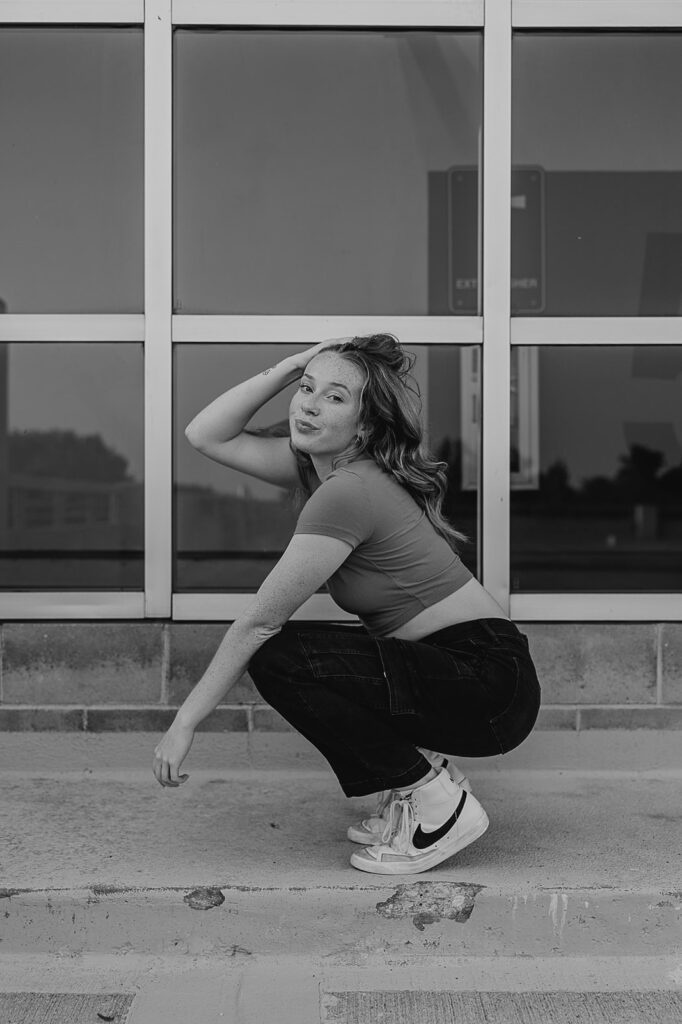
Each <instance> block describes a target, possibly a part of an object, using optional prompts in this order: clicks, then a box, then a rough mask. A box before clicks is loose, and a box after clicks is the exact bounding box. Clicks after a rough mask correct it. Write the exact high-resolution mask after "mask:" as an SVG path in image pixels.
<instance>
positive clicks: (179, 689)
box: [0, 621, 682, 733]
mask: <svg viewBox="0 0 682 1024" xmlns="http://www.w3.org/2000/svg"><path fill="white" fill-rule="evenodd" d="M520 626H521V628H522V630H523V631H524V632H525V633H526V634H527V635H528V638H529V642H530V647H531V651H532V653H533V657H534V659H535V663H536V665H537V668H538V675H539V677H540V681H541V683H542V688H543V707H542V710H541V715H540V720H539V723H538V728H540V729H544V730H571V731H576V730H578V731H580V730H586V729H682V623H582V624H581V623H536V622H534V623H528V624H526V625H524V624H523V623H520ZM224 633H225V626H224V625H222V624H218V623H160V622H139V621H137V622H77V623H70V622H25V623H18V622H7V623H5V624H4V625H3V626H2V628H1V633H0V731H21V730H25V731H39V730H61V731H65V730H78V731H87V732H104V731H119V732H120V731H132V730H144V731H149V732H162V731H164V730H165V729H166V728H167V726H168V725H169V724H170V722H171V721H172V718H173V715H174V714H175V710H176V708H177V707H178V706H179V704H180V703H182V700H183V699H184V697H185V695H186V694H187V693H188V692H189V690H190V689H191V687H192V686H193V685H194V683H195V682H196V681H197V680H198V679H199V677H200V676H201V673H202V672H203V670H204V668H205V667H206V665H207V664H208V662H209V661H210V659H211V657H212V655H213V653H214V651H215V649H216V647H217V646H218V643H219V642H220V640H221V638H222V636H223V635H224ZM202 728H203V729H204V730H207V731H225V732H242V733H247V732H279V731H288V730H289V726H288V725H287V723H286V722H285V721H284V720H283V719H282V718H281V717H280V716H279V715H278V714H277V713H276V712H275V711H273V710H272V709H271V708H268V707H267V706H266V705H264V704H263V702H262V700H261V698H260V696H259V694H258V693H257V691H256V690H255V688H254V686H253V683H252V681H251V679H250V678H249V677H248V675H245V676H244V677H243V678H242V679H241V680H240V681H239V683H238V684H237V686H236V687H235V688H234V689H233V690H232V691H231V692H230V693H229V694H228V696H227V702H226V704H225V705H224V706H223V705H221V706H220V707H219V708H218V709H217V710H216V711H215V712H214V714H213V715H211V716H210V717H209V718H208V719H207V720H206V721H205V722H204V723H202Z"/></svg>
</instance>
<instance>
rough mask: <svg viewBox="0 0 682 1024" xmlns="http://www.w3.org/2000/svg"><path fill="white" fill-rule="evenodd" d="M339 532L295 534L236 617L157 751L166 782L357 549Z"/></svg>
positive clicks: (172, 783)
mask: <svg viewBox="0 0 682 1024" xmlns="http://www.w3.org/2000/svg"><path fill="white" fill-rule="evenodd" d="M352 550H353V549H352V547H351V545H350V544H347V543H346V542H345V541H342V540H337V538H336V537H324V536H318V535H317V534H296V535H294V537H292V539H291V542H290V543H289V546H288V547H287V549H286V551H285V552H284V554H283V555H282V557H281V558H280V560H279V561H278V563H277V565H276V566H275V567H274V569H273V570H272V572H271V573H270V574H269V576H268V577H267V579H266V580H265V581H264V583H263V584H262V586H261V587H260V589H259V591H258V593H257V594H256V597H255V599H254V601H253V603H252V604H251V605H250V606H249V608H248V609H247V610H246V611H245V612H244V613H243V614H242V615H240V616H239V618H237V619H235V621H234V622H233V624H232V625H231V626H230V628H229V629H228V631H227V633H226V634H225V636H224V638H223V640H222V642H221V644H220V646H219V647H218V650H217V651H216V653H215V655H214V656H213V659H212V660H211V663H210V665H209V666H208V668H207V669H206V671H205V672H204V674H203V676H202V677H201V679H200V680H199V682H198V683H197V684H196V686H195V687H194V689H193V690H192V692H191V693H190V694H189V696H188V697H187V699H186V700H185V702H184V703H183V705H182V707H180V708H179V710H178V713H177V715H176V716H175V719H174V721H173V724H172V725H171V727H170V728H169V730H168V732H167V733H166V734H165V736H164V737H163V739H162V740H161V742H160V743H159V744H158V746H157V747H156V749H155V751H154V775H155V776H156V778H157V780H158V781H159V782H160V783H161V785H162V786H169V787H176V786H179V785H180V784H181V783H182V782H185V781H186V780H187V778H188V776H187V775H179V774H178V773H179V769H180V766H181V764H182V762H183V761H184V759H185V757H186V756H187V753H188V752H189V749H190V747H191V745H192V741H193V739H194V732H195V730H196V728H197V726H198V724H199V723H200V722H201V721H202V720H203V719H204V718H205V717H206V716H207V715H209V714H210V713H211V711H213V710H214V709H215V708H216V707H217V706H218V704H219V703H220V701H221V700H222V699H223V698H224V697H225V695H226V694H227V692H228V691H229V690H230V688H231V687H232V686H234V684H235V683H236V682H237V680H238V679H239V678H240V677H241V676H242V675H243V673H244V672H245V671H246V669H247V668H248V666H249V662H250V661H251V658H252V657H253V656H254V654H255V653H256V651H257V650H258V649H259V648H260V647H262V645H263V644H264V643H265V641H266V640H268V639H269V638H270V637H271V636H274V635H275V634H277V633H279V631H280V629H281V628H282V626H283V625H284V623H285V622H287V621H288V620H289V619H290V618H291V616H292V615H293V613H294V612H295V611H296V610H297V609H298V608H300V606H301V605H302V604H303V603H304V602H305V601H307V600H308V598H309V597H312V595H313V594H314V593H315V592H316V591H317V590H319V588H320V587H321V586H322V584H323V583H326V581H327V580H328V579H329V577H330V576H331V575H332V573H334V572H336V570H337V569H338V568H339V566H340V565H341V564H342V563H343V562H345V560H346V559H347V558H348V555H349V554H350V553H351V551H352Z"/></svg>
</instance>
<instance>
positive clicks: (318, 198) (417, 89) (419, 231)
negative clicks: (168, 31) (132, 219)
mask: <svg viewBox="0 0 682 1024" xmlns="http://www.w3.org/2000/svg"><path fill="white" fill-rule="evenodd" d="M174 54H175V103H174V111H175V129H174V137H175V226H174V238H175V307H176V310H177V311H178V312H182V313H273V314H277V313H280V314H288V313H291V314H297V313H298V314H326V313H333V314H363V313H374V314H392V315H401V314H407V315H409V314H427V313H438V314H447V313H469V314H471V313H476V311H477V304H478V297H477V290H476V284H477V282H476V276H477V265H478V251H477V250H478V246H477V238H478V186H477V177H478V175H477V167H478V149H479V130H480V124H481V58H480V36H479V35H478V34H475V33H470V34H466V33H461V32H460V33H452V32H405V31H390V32H361V31H348V32H324V31H315V30H310V31H305V32H301V31H286V32H284V31H279V32H276V31H258V32H251V31H241V32H235V31H225V30H215V31H204V30H195V29H178V30H176V32H175V50H174Z"/></svg>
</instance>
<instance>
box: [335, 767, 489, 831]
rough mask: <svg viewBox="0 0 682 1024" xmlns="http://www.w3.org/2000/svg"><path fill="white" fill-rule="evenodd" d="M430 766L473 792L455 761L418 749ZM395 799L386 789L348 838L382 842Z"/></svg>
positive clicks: (351, 826) (391, 792)
mask: <svg viewBox="0 0 682 1024" xmlns="http://www.w3.org/2000/svg"><path fill="white" fill-rule="evenodd" d="M418 749H419V750H420V751H421V753H422V754H423V755H424V757H425V758H426V760H427V761H428V762H429V764H432V765H434V767H436V768H445V769H446V771H447V773H448V775H449V776H450V778H451V779H452V781H453V782H456V783H457V784H458V785H459V786H461V787H462V789H465V790H466V791H467V793H470V792H471V783H470V782H469V780H468V778H467V777H466V775H465V774H464V772H463V771H461V770H460V769H459V768H458V767H457V765H456V764H455V762H454V761H448V760H447V759H446V758H445V757H443V755H442V754H436V753H434V751H432V750H423V749H422V748H421V747H419V748H418ZM394 799H395V791H394V790H392V789H386V790H384V791H383V792H381V793H379V794H378V799H377V804H376V807H375V808H374V810H373V812H372V814H371V815H370V817H369V818H364V819H363V820H362V821H358V822H356V823H355V824H354V825H350V826H349V828H348V832H347V835H348V838H349V839H350V841H351V842H352V843H360V844H361V845H362V846H373V845H374V844H375V843H380V842H381V836H382V834H383V832H384V829H385V828H386V825H387V823H388V809H389V807H390V805H391V803H392V801H393V800H394Z"/></svg>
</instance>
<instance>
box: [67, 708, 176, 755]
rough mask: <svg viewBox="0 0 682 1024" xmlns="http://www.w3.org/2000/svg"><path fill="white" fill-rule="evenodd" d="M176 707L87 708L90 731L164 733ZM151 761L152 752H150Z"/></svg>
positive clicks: (87, 727) (87, 723) (87, 726)
mask: <svg viewBox="0 0 682 1024" xmlns="http://www.w3.org/2000/svg"><path fill="white" fill-rule="evenodd" d="M176 710H177V709H176V708H166V707H158V706H157V707H153V708H142V707H125V708H87V711H86V716H87V717H86V729H87V731H88V732H158V733H164V732H165V731H166V730H167V729H168V727H169V725H170V724H171V722H172V721H173V719H174V718H175V712H176ZM149 756H150V763H151V753H150V755H149Z"/></svg>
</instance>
